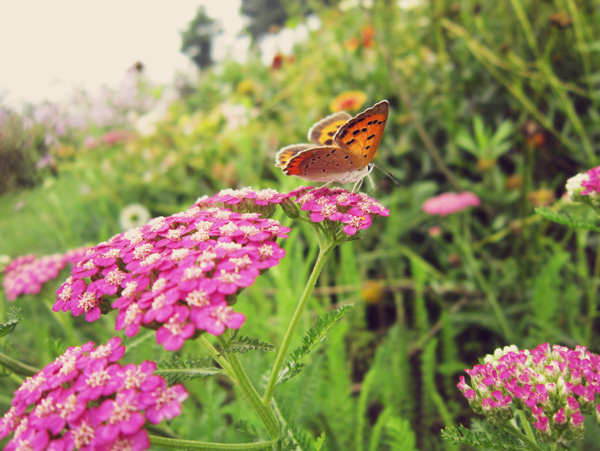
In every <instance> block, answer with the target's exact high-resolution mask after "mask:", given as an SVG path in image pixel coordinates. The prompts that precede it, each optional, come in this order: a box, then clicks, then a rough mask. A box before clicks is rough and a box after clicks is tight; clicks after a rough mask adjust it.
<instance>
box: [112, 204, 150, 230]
mask: <svg viewBox="0 0 600 451" xmlns="http://www.w3.org/2000/svg"><path fill="white" fill-rule="evenodd" d="M149 220H150V212H149V211H148V209H147V208H146V207H144V206H143V205H141V204H129V205H127V206H126V207H124V208H123V210H121V215H120V216H119V225H120V226H121V230H130V229H135V228H136V227H140V226H143V225H144V224H146V223H147V222H148V221H149Z"/></svg>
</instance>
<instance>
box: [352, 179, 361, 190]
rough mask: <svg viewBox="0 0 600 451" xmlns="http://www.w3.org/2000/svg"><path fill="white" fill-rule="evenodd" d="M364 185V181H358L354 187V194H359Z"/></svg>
mask: <svg viewBox="0 0 600 451" xmlns="http://www.w3.org/2000/svg"><path fill="white" fill-rule="evenodd" d="M362 183H363V179H360V180H358V181H357V182H356V183H355V184H354V187H352V193H356V192H358V190H359V189H360V187H361V186H362Z"/></svg>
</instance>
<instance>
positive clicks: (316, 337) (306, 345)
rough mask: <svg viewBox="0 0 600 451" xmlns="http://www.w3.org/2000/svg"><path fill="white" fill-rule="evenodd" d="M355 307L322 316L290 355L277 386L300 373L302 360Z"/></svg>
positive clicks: (344, 307) (343, 308)
mask: <svg viewBox="0 0 600 451" xmlns="http://www.w3.org/2000/svg"><path fill="white" fill-rule="evenodd" d="M353 307H354V305H353V304H347V305H343V306H342V307H340V308H338V309H335V310H331V311H329V312H327V313H325V314H324V315H321V317H319V319H318V320H317V322H316V323H315V325H314V326H312V327H311V328H310V329H309V330H308V332H306V335H304V337H302V344H301V345H300V346H299V347H297V348H296V349H294V351H292V353H291V354H290V360H289V361H288V362H287V364H286V365H285V366H284V367H283V368H282V369H281V371H280V372H279V380H278V381H277V384H278V385H279V384H282V383H283V382H285V381H288V380H290V379H291V378H292V377H294V376H296V375H297V374H298V373H300V371H301V369H302V367H303V366H304V365H302V364H301V363H300V360H301V359H303V358H304V357H305V356H306V355H308V354H309V353H310V352H311V351H312V350H313V349H314V348H315V347H316V346H317V345H318V344H319V343H321V342H322V341H324V340H325V338H326V337H327V333H328V332H329V329H331V328H332V327H333V325H334V324H335V323H336V322H337V321H338V320H339V319H340V318H341V317H342V316H344V315H345V314H346V313H348V312H349V311H350V310H352V308H353Z"/></svg>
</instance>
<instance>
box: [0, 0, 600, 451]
mask: <svg viewBox="0 0 600 451" xmlns="http://www.w3.org/2000/svg"><path fill="white" fill-rule="evenodd" d="M246 3H248V4H250V3H252V2H244V4H246ZM267 3H268V2H267ZM290 3H291V2H290ZM350 3H351V2H347V1H346V2H342V3H341V4H339V5H337V6H331V5H329V6H327V5H324V4H322V3H320V2H307V4H308V8H310V11H312V14H314V15H316V16H317V17H318V18H319V19H320V21H321V26H320V27H319V28H318V29H317V30H315V31H313V32H311V33H310V35H309V37H308V39H307V40H306V41H305V42H302V43H300V44H298V45H297V46H296V48H295V50H294V53H293V55H281V54H280V55H277V56H276V57H275V59H274V61H273V64H272V66H270V67H269V66H265V65H264V64H262V63H261V62H260V61H259V55H250V56H249V59H248V61H247V62H245V63H238V62H235V61H226V62H224V63H223V64H220V65H219V66H217V67H212V68H210V69H207V70H205V71H203V72H202V73H201V74H200V76H199V77H198V80H197V81H189V80H187V81H178V82H177V84H176V85H177V86H176V88H177V89H178V92H179V93H180V94H179V98H178V100H176V101H174V102H172V103H170V106H169V107H168V109H164V110H161V111H165V113H164V114H161V115H160V117H161V119H160V120H159V121H157V122H155V123H154V125H153V126H152V127H150V128H148V127H142V126H141V124H143V123H144V121H143V119H147V115H148V114H151V113H146V112H147V111H148V110H149V109H150V108H152V107H153V108H159V106H160V99H163V98H165V95H166V94H167V93H168V88H163V89H154V88H151V87H148V86H145V85H144V84H143V77H142V76H140V77H142V78H141V81H139V82H138V84H136V87H135V88H136V92H137V93H138V94H137V95H138V100H139V96H143V98H145V99H149V103H145V104H144V105H141V104H136V105H129V106H127V108H126V109H127V110H128V111H135V112H136V114H135V115H134V117H135V118H137V120H136V121H134V122H135V124H136V126H137V128H136V129H132V128H131V127H132V126H131V122H130V121H129V120H128V119H127V120H126V119H125V118H126V117H127V116H126V115H123V116H115V117H119V118H121V119H120V120H116V119H115V120H114V121H113V122H112V123H104V124H100V125H99V124H98V123H95V124H94V123H92V125H91V128H90V127H88V128H87V129H86V130H87V131H86V132H84V131H81V130H78V129H76V128H75V127H71V128H69V129H68V130H69V133H66V134H63V135H61V136H60V137H59V138H57V139H55V140H53V139H48V138H47V137H46V139H45V140H44V138H43V133H44V131H43V130H42V131H40V130H39V127H42V125H40V124H38V125H35V126H32V127H33V128H28V129H27V130H29V131H30V132H31V133H25V134H23V126H22V122H23V121H26V118H24V119H22V120H21V119H18V118H14V119H13V118H11V119H4V120H1V121H0V122H1V127H2V131H1V133H2V135H1V136H0V159H1V160H0V167H1V168H2V171H3V176H2V177H0V179H2V183H0V192H2V193H3V194H2V197H0V217H1V218H2V220H1V221H0V254H9V255H10V256H12V257H16V256H19V255H24V254H27V253H32V252H33V253H36V254H39V255H44V254H49V253H53V252H64V251H65V250H67V249H70V248H74V247H78V246H81V245H85V244H95V243H97V242H99V241H103V240H106V239H107V238H109V237H110V236H112V235H114V234H115V233H118V232H120V231H121V230H120V228H119V224H118V216H119V211H120V210H121V209H122V208H123V207H125V206H126V205H128V204H131V203H141V204H143V205H145V206H146V207H147V208H148V209H149V210H150V211H151V213H152V215H153V216H156V215H168V214H172V213H175V212H178V211H181V210H183V209H185V208H187V207H188V206H189V205H191V204H192V203H193V202H194V200H195V199H196V198H197V197H199V196H201V195H203V194H209V195H210V194H212V193H214V192H216V191H218V190H220V189H223V188H239V187H244V186H248V185H250V186H252V187H254V188H257V189H258V188H265V187H273V188H277V189H278V190H280V191H288V190H291V189H293V188H295V187H297V186H299V185H300V183H301V182H300V181H299V180H298V179H294V178H287V177H284V176H283V175H282V174H281V172H280V170H279V169H278V168H275V167H274V166H273V157H274V154H275V153H276V151H277V150H278V149H279V148H280V147H282V146H285V145H288V144H292V143H296V142H304V141H305V140H306V138H305V135H306V131H307V130H308V128H309V127H310V126H311V125H312V123H314V122H315V121H317V120H319V119H320V118H322V117H323V116H325V115H327V114H330V108H329V104H330V102H331V100H332V99H333V98H334V97H335V96H336V95H338V94H340V93H343V92H345V91H350V90H360V91H363V92H364V93H365V94H366V96H367V101H366V103H365V107H367V106H370V105H372V104H373V103H375V102H377V101H379V100H381V99H384V98H386V99H388V100H389V102H390V105H391V115H390V120H389V122H388V126H387V129H386V132H385V135H384V138H383V141H382V144H381V146H380V148H379V151H378V153H377V155H376V158H375V160H376V162H377V163H378V164H379V165H381V166H383V167H384V168H385V169H387V170H389V171H390V172H391V173H392V174H393V175H394V177H395V178H397V179H398V180H399V181H400V183H401V184H402V188H398V187H397V186H395V185H394V184H393V183H391V182H390V181H389V180H388V179H387V178H386V177H384V176H383V175H378V174H375V177H376V185H377V188H376V190H375V191H372V192H371V188H370V187H368V185H367V184H366V185H365V187H364V188H363V189H367V190H369V193H370V194H371V195H372V196H373V197H376V198H377V199H378V200H379V201H381V202H382V203H383V204H384V205H386V206H387V207H389V208H390V210H391V212H392V214H391V216H390V218H387V219H386V220H381V221H378V223H376V224H375V225H374V226H373V227H372V228H371V229H369V231H368V233H367V234H366V236H365V237H364V239H362V240H360V241H356V242H352V243H347V244H346V245H344V246H343V247H342V248H340V249H339V250H338V251H337V253H336V255H335V256H334V257H333V258H331V259H330V260H329V262H328V264H327V266H326V271H325V273H323V275H322V276H321V278H320V281H319V285H318V288H317V291H316V293H315V297H314V299H313V300H312V303H311V309H310V312H309V313H308V314H307V315H306V318H305V323H304V324H303V325H302V329H304V330H307V329H308V328H309V327H310V326H311V324H312V323H313V322H314V321H315V320H316V318H317V316H318V315H319V314H322V313H324V312H326V311H328V310H330V309H331V308H332V307H333V306H339V305H343V304H347V303H351V302H353V303H354V304H355V308H354V309H353V311H352V312H351V313H350V314H348V315H346V316H345V317H344V318H343V319H342V320H341V321H339V322H338V323H337V325H336V326H335V327H334V328H333V329H332V330H331V332H330V334H329V336H328V338H327V341H326V342H325V343H323V345H322V347H321V348H320V349H319V351H318V352H313V353H312V354H311V355H310V356H309V357H308V361H307V362H305V363H310V364H309V365H307V366H306V367H305V368H304V370H303V371H302V372H301V373H300V374H299V375H297V376H296V377H294V378H292V379H290V381H289V382H287V383H286V384H285V385H283V386H282V388H281V390H280V391H279V392H278V402H279V404H280V406H281V413H282V415H283V417H284V418H286V420H288V422H289V425H290V428H292V429H293V430H294V432H295V434H296V435H297V436H298V437H304V440H306V442H307V443H308V442H312V441H314V440H316V439H317V437H319V436H320V435H321V433H322V432H324V433H325V437H326V438H325V443H326V445H325V446H326V449H332V450H336V449H339V450H345V449H369V450H376V449H377V450H378V449H398V450H400V449H402V450H408V449H417V448H418V449H451V448H453V447H452V446H451V445H449V444H448V443H446V442H443V441H442V439H441V435H440V433H439V431H440V429H442V428H443V427H444V426H446V425H455V426H458V425H459V424H461V423H462V424H475V423H474V422H476V421H477V419H476V418H474V415H473V414H472V412H471V410H470V409H469V408H468V405H467V403H466V401H465V400H464V399H463V398H462V395H461V394H460V392H459V391H458V389H457V388H456V383H457V378H458V375H459V374H460V373H461V372H462V370H463V369H464V368H467V367H471V366H473V365H474V364H475V363H477V360H478V358H480V357H482V356H484V355H485V354H486V353H491V352H493V350H494V349H495V348H497V347H501V346H505V345H508V344H516V345H517V346H518V347H519V348H531V347H534V346H535V345H537V344H539V343H543V342H547V341H549V342H551V343H559V344H563V345H566V346H571V347H573V346H574V345H576V344H581V345H586V346H588V347H589V348H590V349H591V350H592V351H594V352H598V351H599V350H600V340H599V338H598V334H597V327H598V321H597V318H596V316H597V313H596V312H597V297H598V295H597V284H598V275H599V272H600V263H599V262H600V260H598V252H597V251H598V244H599V243H598V238H597V235H595V234H594V233H592V232H589V231H585V230H576V231H575V230H570V229H567V228H565V227H562V226H560V225H557V224H553V223H550V222H548V221H546V220H544V219H542V218H541V217H540V216H536V215H535V213H534V211H533V208H534V207H536V206H544V205H552V204H554V203H555V199H558V198H560V197H561V196H562V194H563V192H564V183H565V181H566V180H567V179H568V178H569V177H571V176H573V175H574V174H576V173H577V172H581V171H584V170H586V169H588V168H591V167H594V166H596V165H598V147H599V140H600V117H599V116H598V111H599V110H598V106H599V103H600V40H599V39H600V37H599V30H598V27H597V24H598V23H600V9H599V8H598V7H597V5H594V2H586V1H576V0H554V1H546V2H537V1H533V0H530V1H527V0H511V1H510V2H479V1H470V0H468V1H462V2H460V3H458V2H450V1H446V0H432V1H429V2H424V3H422V4H418V5H413V6H411V7H402V8H401V7H399V5H398V4H397V3H396V2H392V1H375V2H373V3H374V4H373V5H369V6H364V3H365V2H363V6H361V5H360V4H359V5H357V6H353V5H352V4H350ZM400 3H405V2H400ZM282 5H283V6H282V7H283V11H285V12H286V14H285V15H281V14H279V16H278V19H277V20H278V21H279V22H281V21H283V20H284V18H285V17H287V24H288V25H289V26H301V24H302V22H303V21H304V19H305V17H306V13H307V10H305V9H302V11H296V10H294V9H293V8H291V7H290V6H289V5H288V6H287V9H286V4H285V3H282ZM245 8H246V9H247V10H248V11H250V9H248V8H250V7H249V6H248V5H245ZM251 23H252V24H253V25H255V26H256V27H257V28H256V29H257V30H258V29H261V30H262V31H261V32H260V33H264V29H265V28H267V29H268V27H266V26H265V25H264V24H262V25H261V23H262V22H259V21H258V20H257V21H255V22H251ZM260 27H262V28H260ZM250 30H252V28H251V27H250ZM271 31H274V30H271ZM260 33H258V32H257V33H256V34H254V33H253V35H255V37H256V36H258V35H259V34H260ZM209 60H210V58H209ZM119 111H121V110H119ZM356 112H357V111H352V113H356ZM144 113H146V115H144ZM59 114H60V113H57V114H56V115H55V117H58V115H59ZM129 117H131V116H129ZM55 125H56V124H53V125H52V126H49V125H48V124H46V125H45V128H44V130H46V133H49V134H50V135H51V136H55V135H56V128H53V127H55ZM36 127H38V128H36ZM90 131H91V133H92V135H93V137H94V138H95V140H96V141H95V143H94V145H91V144H90V141H87V144H84V137H85V135H86V133H89V132H90ZM115 131H119V132H120V133H121V134H116V135H115V133H114V132H115ZM110 132H112V133H113V135H107V133H110ZM124 132H126V133H124ZM40 136H41V138H40ZM107 136H108V138H107ZM9 143H10V144H9ZM46 151H47V152H48V156H47V158H48V161H51V164H48V165H39V164H38V163H39V161H40V158H41V157H42V156H44V155H45V152H46ZM36 165H37V167H38V169H36ZM8 168H10V169H8ZM50 168H51V170H50ZM8 174H12V175H11V176H10V177H9V176H8ZM36 183H37V186H36V187H35V188H31V187H32V186H33V185H34V184H36ZM460 190H470V191H473V192H474V193H476V194H477V195H478V196H479V197H480V198H481V199H482V201H483V203H482V207H480V208H477V209H474V210H471V211H470V212H469V213H468V214H460V215H455V216H450V217H447V218H439V217H431V216H428V215H426V214H425V213H423V212H422V211H421V205H422V204H423V202H424V201H425V200H426V199H427V198H429V197H431V196H432V195H434V194H437V193H440V192H444V191H460ZM565 208H566V207H565ZM569 208H575V207H569ZM279 219H281V220H283V221H284V223H285V224H286V225H290V224H291V222H290V221H289V220H288V219H285V218H279ZM438 225H439V226H441V230H442V231H441V234H440V235H438V236H432V235H430V232H429V231H430V227H432V226H438ZM292 227H293V231H292V234H291V236H290V239H289V240H287V241H286V242H285V243H284V246H285V248H286V250H287V257H286V258H285V259H284V260H283V261H282V263H281V264H280V265H279V266H278V267H276V268H273V269H272V270H271V271H269V273H267V274H266V275H265V276H263V277H262V278H260V279H259V281H258V282H257V284H256V285H255V286H253V287H251V288H250V289H248V290H247V291H246V293H245V296H242V298H243V299H241V298H240V302H241V303H243V304H244V305H243V307H242V306H241V305H240V306H239V310H240V311H244V313H245V314H246V315H247V317H248V321H247V323H246V325H245V326H244V329H243V333H244V335H249V336H257V337H260V339H261V340H264V341H266V342H269V343H277V342H279V341H280V339H281V333H282V331H283V327H285V324H286V318H288V317H289V316H290V314H291V312H292V311H293V308H294V305H295V302H296V300H297V299H298V297H299V295H300V290H301V289H302V287H303V285H304V281H305V280H306V277H307V274H308V271H309V269H310V266H311V264H312V261H313V259H314V256H315V252H316V243H315V242H314V237H312V236H311V235H310V232H309V230H308V229H305V228H303V227H302V225H299V224H297V223H294V224H293V226H292ZM61 280H62V278H59V279H58V280H56V281H53V282H50V283H48V284H47V286H46V287H45V289H44V291H43V292H42V293H41V294H40V295H39V296H27V297H24V298H21V299H19V300H18V301H17V302H18V304H19V306H20V307H21V308H22V309H23V316H24V317H25V320H24V321H23V322H22V323H21V324H20V325H19V327H18V328H17V330H16V331H15V333H13V334H12V335H11V336H10V340H4V341H2V342H1V343H2V347H3V349H5V350H7V351H8V352H10V353H11V354H13V355H14V356H18V357H19V358H21V359H23V360H25V361H26V362H28V363H30V364H32V365H37V366H43V365H44V364H45V363H47V362H48V361H50V360H51V359H53V358H54V357H55V356H56V355H57V353H59V352H60V351H62V350H63V349H64V348H66V347H67V346H70V345H74V344H80V343H82V342H85V341H87V340H90V339H94V340H103V339H106V338H107V337H110V336H113V335H114V331H113V321H114V318H110V319H107V318H103V320H102V321H99V322H96V323H92V324H87V323H85V321H82V320H75V321H72V319H71V318H70V317H67V316H65V315H56V314H51V313H50V311H49V309H50V306H51V305H52V302H53V300H54V290H56V288H57V287H58V285H59V284H60V282H61ZM0 309H2V313H3V314H5V313H6V311H7V304H6V303H4V304H3V306H2V307H0ZM499 312H500V313H499ZM502 318H504V319H502ZM503 321H504V323H503ZM152 341H153V334H152V333H149V334H148V335H147V336H146V337H145V339H139V338H138V339H135V340H129V345H128V348H131V347H135V348H136V359H139V360H142V359H146V358H147V359H159V358H160V357H161V356H162V353H161V352H159V351H158V350H157V349H156V346H154V345H153V343H152ZM126 343H127V342H126ZM297 344H300V342H299V339H298V343H297ZM251 352H252V355H249V353H246V354H244V355H243V356H242V358H243V359H244V363H245V364H248V365H249V371H250V376H251V378H252V379H253V380H260V379H261V377H263V376H264V374H263V373H264V371H265V369H266V368H267V363H268V362H270V360H271V359H272V354H271V353H259V352H256V351H251ZM198 353H200V349H199V348H197V347H195V346H194V344H193V343H188V344H186V346H185V347H184V350H183V352H182V353H181V354H185V355H190V354H198ZM17 386H18V381H17V380H16V379H15V378H13V377H6V378H4V382H3V383H2V389H0V403H1V404H2V408H1V409H0V410H1V411H3V412H4V411H6V410H7V409H8V406H9V403H10V400H11V398H12V392H13V391H14V390H15V388H16V387H17ZM186 387H187V389H188V391H190V393H191V399H190V400H189V401H188V402H187V403H186V405H185V406H184V409H186V408H187V409H191V410H195V411H196V414H195V415H188V416H186V415H184V416H183V417H181V418H178V419H176V420H174V421H173V422H172V424H171V428H172V429H173V430H174V431H177V433H178V434H180V435H182V436H184V437H186V438H190V439H200V440H209V441H231V442H235V441H243V440H245V439H247V437H246V438H245V437H244V435H243V433H241V432H238V431H236V430H235V428H232V427H231V424H237V425H244V424H255V423H256V420H255V419H254V418H253V417H252V416H251V415H250V410H249V408H248V407H247V406H246V405H245V404H244V400H241V399H237V398H236V397H235V394H234V393H233V392H232V391H231V390H230V387H229V385H228V382H227V380H225V379H221V378H220V377H219V376H216V377H212V378H203V379H201V380H195V381H192V382H190V383H189V384H186ZM185 418H194V422H193V424H192V423H186V422H185ZM256 426H258V424H256ZM241 429H244V427H242V428H241ZM593 435H594V430H593V428H589V433H588V436H587V440H588V441H587V442H586V443H584V444H582V445H581V449H592V448H590V446H592V447H593V445H590V443H594V442H593V441H594V440H597V439H598V437H594V436H593ZM596 435H598V434H597V433H596ZM596 443H597V442H596Z"/></svg>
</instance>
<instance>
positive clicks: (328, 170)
mask: <svg viewBox="0 0 600 451" xmlns="http://www.w3.org/2000/svg"><path fill="white" fill-rule="evenodd" d="M360 163H361V160H360V158H359V157H358V156H357V155H355V154H353V153H351V152H348V151H347V150H345V149H341V148H339V147H335V146H321V147H313V148H310V149H306V150H302V151H300V152H298V153H296V154H295V155H294V156H293V157H292V158H291V159H290V160H289V161H288V163H287V165H286V166H285V167H284V168H283V173H284V174H285V175H295V176H296V177H300V178H301V179H304V180H308V181H311V182H331V181H341V182H344V181H353V180H354V178H353V177H352V176H351V175H350V174H354V173H355V172H356V171H358V170H359V169H360Z"/></svg>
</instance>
